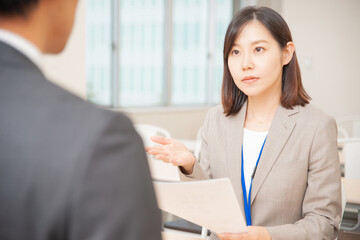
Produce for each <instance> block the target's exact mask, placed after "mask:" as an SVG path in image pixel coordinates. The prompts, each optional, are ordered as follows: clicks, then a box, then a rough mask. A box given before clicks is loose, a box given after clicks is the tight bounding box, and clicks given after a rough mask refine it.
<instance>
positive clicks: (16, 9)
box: [0, 0, 39, 17]
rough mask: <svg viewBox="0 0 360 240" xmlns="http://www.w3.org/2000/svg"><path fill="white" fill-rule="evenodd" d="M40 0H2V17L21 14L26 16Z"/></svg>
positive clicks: (0, 0) (0, 2)
mask: <svg viewBox="0 0 360 240" xmlns="http://www.w3.org/2000/svg"><path fill="white" fill-rule="evenodd" d="M38 3H39V0H0V17H1V16H7V17H8V16H13V15H19V16H23V17H26V14H27V13H28V12H29V11H31V10H32V9H33V8H34V7H35V6H36V5H37V4H38Z"/></svg>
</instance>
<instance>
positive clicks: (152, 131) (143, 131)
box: [135, 124, 171, 147]
mask: <svg viewBox="0 0 360 240" xmlns="http://www.w3.org/2000/svg"><path fill="white" fill-rule="evenodd" d="M135 129H136V131H137V132H138V133H139V135H140V136H141V138H142V140H143V142H144V145H145V147H146V146H153V145H155V144H154V143H153V142H152V141H151V140H150V137H151V136H162V137H167V138H171V134H170V133H169V131H167V130H166V129H164V128H161V127H158V126H155V125H151V124H135Z"/></svg>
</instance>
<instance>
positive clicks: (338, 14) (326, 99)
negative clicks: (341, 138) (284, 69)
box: [282, 0, 360, 117]
mask: <svg viewBox="0 0 360 240" xmlns="http://www.w3.org/2000/svg"><path fill="white" fill-rule="evenodd" d="M282 15H283V16H284V18H285V20H286V21H287V23H288V24H289V27H290V30H291V32H292V35H293V39H294V42H295V46H296V52H297V55H298V58H299V62H300V67H301V70H302V77H303V83H304V86H305V89H306V90H307V91H308V93H309V94H310V96H311V97H312V99H313V100H312V103H313V104H314V105H315V106H317V107H319V108H321V109H322V110H324V111H325V112H327V113H329V114H331V115H333V116H334V117H341V116H345V115H353V114H360V74H359V69H360V44H359V41H360V1H359V0H341V1H339V0H315V1H314V0H302V1H298V0H283V1H282Z"/></svg>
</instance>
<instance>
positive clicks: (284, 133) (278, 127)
mask: <svg viewBox="0 0 360 240" xmlns="http://www.w3.org/2000/svg"><path fill="white" fill-rule="evenodd" d="M298 111H299V110H298V107H294V109H290V110H289V109H285V108H283V107H282V106H279V108H278V110H277V112H276V114H275V116H274V119H273V121H272V124H271V127H270V130H269V132H268V136H267V139H266V143H265V146H264V149H263V153H262V155H261V158H260V160H259V164H258V167H257V169H256V173H255V177H254V179H253V182H252V190H251V203H253V201H254V199H255V197H256V194H257V193H258V192H259V189H260V188H261V185H262V184H263V182H264V181H265V179H266V177H267V175H268V174H269V172H270V170H271V168H272V166H273V165H274V163H275V162H276V160H277V158H278V156H279V154H280V152H281V151H282V149H283V147H284V145H285V144H286V142H287V140H288V138H289V136H290V135H291V133H292V130H293V129H294V127H295V122H294V121H292V119H291V118H290V116H291V115H293V114H296V113H297V112H298Z"/></svg>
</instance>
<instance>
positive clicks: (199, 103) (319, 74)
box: [43, 0, 360, 139]
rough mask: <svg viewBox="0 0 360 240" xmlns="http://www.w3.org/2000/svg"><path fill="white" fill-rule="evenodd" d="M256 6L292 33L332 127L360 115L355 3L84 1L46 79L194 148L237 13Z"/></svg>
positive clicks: (216, 95) (216, 92)
mask: <svg viewBox="0 0 360 240" xmlns="http://www.w3.org/2000/svg"><path fill="white" fill-rule="evenodd" d="M113 4H114V5H113ZM253 4H258V5H263V6H269V7H272V8H274V9H275V10H276V11H278V12H280V13H281V14H282V16H283V17H284V18H285V20H286V21H287V23H288V24H289V27H290V29H291V32H292V34H293V39H294V42H295V46H296V51H297V55H298V58H299V64H300V68H301V71H302V77H303V83H304V85H305V88H306V90H307V91H308V93H309V94H310V96H311V97H312V99H313V100H312V104H314V105H315V106H317V107H319V108H320V109H322V110H324V111H325V112H327V113H329V114H331V115H333V116H334V117H335V118H339V117H342V116H347V115H355V114H358V115H359V114H360V105H359V103H360V94H359V91H360V76H359V74H358V69H359V67H360V59H359V56H360V44H359V43H358V42H359V39H360V26H359V25H360V15H359V14H358V13H359V12H360V1H358V0H343V1H337V0H316V1H310V0H303V1H297V0H261V1H260V0H258V1H254V0H253V1H240V0H151V1H150V0H136V1H134V0H131V1H130V0H120V1H116V0H115V1H111V0H101V1H99V0H81V1H79V6H78V9H77V11H78V15H77V18H76V22H75V27H74V31H73V33H72V35H71V38H70V41H69V44H68V46H67V48H66V50H65V51H64V52H63V53H62V54H61V55H60V56H56V57H54V56H45V57H44V59H43V63H44V71H45V72H46V74H47V76H48V77H49V78H50V79H51V80H52V81H54V82H55V83H56V84H58V85H61V86H63V87H64V88H66V89H68V90H70V91H71V92H73V93H75V94H76V95H78V96H80V97H82V98H84V99H88V100H89V101H91V102H94V103H96V104H99V105H101V106H104V107H115V108H114V109H116V110H118V109H119V110H121V111H125V112H126V113H127V114H128V115H129V116H130V117H131V118H132V119H133V120H134V122H138V123H150V124H154V125H158V126H161V127H164V128H166V129H168V130H169V131H170V133H171V134H172V136H173V137H175V138H186V139H194V138H195V136H196V133H197V130H198V128H199V127H200V126H201V124H202V121H203V119H204V117H205V113H206V111H207V109H208V108H209V107H210V106H213V105H216V104H218V103H219V101H220V85H221V77H222V46H223V39H224V36H225V31H226V27H227V25H228V23H229V22H230V20H231V17H232V14H233V12H234V11H236V10H237V9H239V8H240V7H242V6H246V5H253ZM119 6H120V8H119ZM114 22H115V24H113V23H114ZM113 43H116V44H113ZM116 66H118V67H116Z"/></svg>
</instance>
